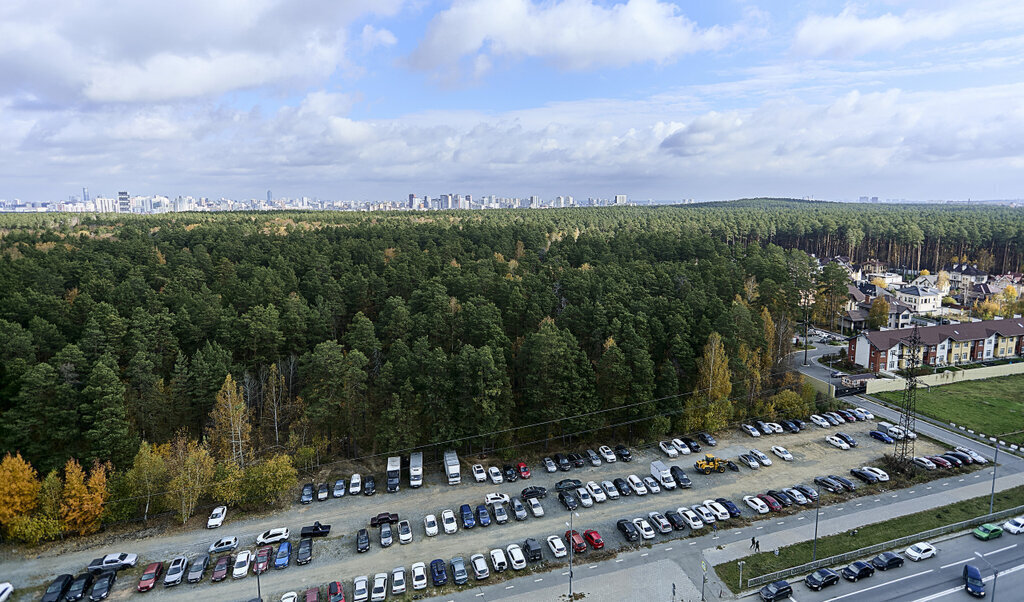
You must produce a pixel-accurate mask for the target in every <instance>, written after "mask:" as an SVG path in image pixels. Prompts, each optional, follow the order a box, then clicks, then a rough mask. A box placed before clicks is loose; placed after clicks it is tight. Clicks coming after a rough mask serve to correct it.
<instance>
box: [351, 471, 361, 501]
mask: <svg viewBox="0 0 1024 602" xmlns="http://www.w3.org/2000/svg"><path fill="white" fill-rule="evenodd" d="M362 492H363V477H362V475H360V474H359V473H358V472H357V473H355V474H353V475H352V478H351V479H349V480H348V494H349V495H359V494H360V493H362Z"/></svg>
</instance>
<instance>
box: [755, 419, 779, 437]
mask: <svg viewBox="0 0 1024 602" xmlns="http://www.w3.org/2000/svg"><path fill="white" fill-rule="evenodd" d="M754 426H756V427H757V430H759V431H761V434H762V435H771V434H772V433H774V432H775V431H773V430H772V427H770V426H768V425H767V424H766V423H765V421H764V420H758V421H756V422H754Z"/></svg>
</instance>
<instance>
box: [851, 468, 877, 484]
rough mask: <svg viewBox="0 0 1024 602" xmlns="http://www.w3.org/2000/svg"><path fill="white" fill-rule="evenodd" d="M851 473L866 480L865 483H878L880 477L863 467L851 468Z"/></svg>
mask: <svg viewBox="0 0 1024 602" xmlns="http://www.w3.org/2000/svg"><path fill="white" fill-rule="evenodd" d="M850 474H851V475H853V476H855V477H857V478H858V479H860V480H862V481H864V482H865V483H869V484H870V483H877V482H878V477H876V476H875V475H873V474H871V473H870V472H868V471H866V470H863V469H861V468H851V469H850Z"/></svg>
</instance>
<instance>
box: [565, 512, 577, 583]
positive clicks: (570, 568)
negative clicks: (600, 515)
mask: <svg viewBox="0 0 1024 602" xmlns="http://www.w3.org/2000/svg"><path fill="white" fill-rule="evenodd" d="M574 514H576V513H575V512H570V513H569V522H567V523H565V526H566V527H569V599H570V600H572V558H573V545H572V534H573V531H572V515H574Z"/></svg>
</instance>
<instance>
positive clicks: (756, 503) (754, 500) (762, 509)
mask: <svg viewBox="0 0 1024 602" xmlns="http://www.w3.org/2000/svg"><path fill="white" fill-rule="evenodd" d="M743 501H744V502H745V503H746V504H747V505H748V506H750V508H751V509H752V510H753V511H754V512H756V513H758V514H768V512H769V511H770V508H769V507H768V504H766V503H764V501H762V500H761V499H760V498H758V497H755V496H752V495H747V496H744V497H743Z"/></svg>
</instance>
